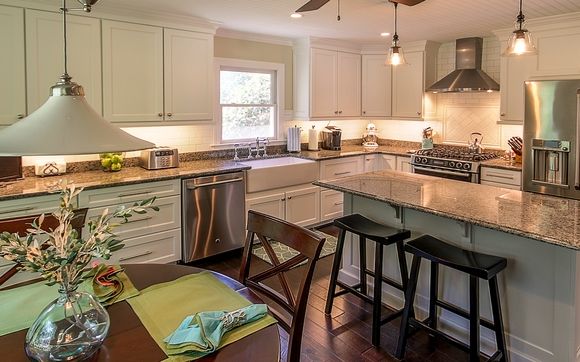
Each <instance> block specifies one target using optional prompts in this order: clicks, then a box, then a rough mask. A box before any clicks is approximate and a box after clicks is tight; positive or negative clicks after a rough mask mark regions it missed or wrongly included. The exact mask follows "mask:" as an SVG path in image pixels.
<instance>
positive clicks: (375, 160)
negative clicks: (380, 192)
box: [363, 154, 380, 172]
mask: <svg viewBox="0 0 580 362" xmlns="http://www.w3.org/2000/svg"><path fill="white" fill-rule="evenodd" d="M378 156H379V155H376V154H373V155H364V156H363V162H364V166H363V170H364V172H373V171H376V170H378V169H379V167H378V166H379V162H380V159H379V157H378Z"/></svg>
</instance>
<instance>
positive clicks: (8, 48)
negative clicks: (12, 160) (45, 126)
mask: <svg viewBox="0 0 580 362" xmlns="http://www.w3.org/2000/svg"><path fill="white" fill-rule="evenodd" d="M0 49H2V56H1V57H0V79H1V80H2V81H0V125H10V124H12V123H14V122H15V121H16V120H17V119H19V118H22V117H23V116H24V115H26V90H25V84H26V76H25V71H24V64H25V63H24V13H23V10H22V9H19V8H13V7H10V6H0ZM45 92H46V93H45V94H48V89H45Z"/></svg>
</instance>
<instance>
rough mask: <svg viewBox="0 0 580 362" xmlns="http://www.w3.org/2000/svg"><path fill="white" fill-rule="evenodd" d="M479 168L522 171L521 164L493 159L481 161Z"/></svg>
mask: <svg viewBox="0 0 580 362" xmlns="http://www.w3.org/2000/svg"><path fill="white" fill-rule="evenodd" d="M481 166H485V167H493V168H501V169H504V170H512V171H521V170H522V163H521V162H509V161H506V160H504V159H502V158H494V159H493V160H487V161H483V162H482V163H481Z"/></svg>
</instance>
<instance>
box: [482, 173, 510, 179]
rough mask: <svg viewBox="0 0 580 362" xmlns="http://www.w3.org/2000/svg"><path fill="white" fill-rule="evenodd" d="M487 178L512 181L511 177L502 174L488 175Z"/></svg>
mask: <svg viewBox="0 0 580 362" xmlns="http://www.w3.org/2000/svg"><path fill="white" fill-rule="evenodd" d="M487 176H491V177H497V178H503V179H506V180H513V179H514V177H513V176H507V175H502V174H499V173H488V174H487Z"/></svg>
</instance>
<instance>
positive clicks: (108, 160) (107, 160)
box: [101, 157, 112, 168]
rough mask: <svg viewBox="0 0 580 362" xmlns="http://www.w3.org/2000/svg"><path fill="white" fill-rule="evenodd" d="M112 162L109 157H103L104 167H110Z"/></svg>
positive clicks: (102, 163)
mask: <svg viewBox="0 0 580 362" xmlns="http://www.w3.org/2000/svg"><path fill="white" fill-rule="evenodd" d="M111 164H112V162H111V159H110V158H109V157H105V158H101V166H103V167H104V168H110V167H111Z"/></svg>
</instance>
